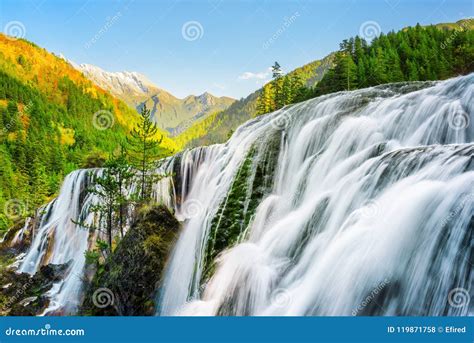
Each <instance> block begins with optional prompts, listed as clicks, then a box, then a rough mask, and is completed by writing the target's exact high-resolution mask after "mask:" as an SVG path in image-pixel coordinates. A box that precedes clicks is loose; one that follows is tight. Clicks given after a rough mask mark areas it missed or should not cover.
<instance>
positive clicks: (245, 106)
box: [182, 19, 474, 146]
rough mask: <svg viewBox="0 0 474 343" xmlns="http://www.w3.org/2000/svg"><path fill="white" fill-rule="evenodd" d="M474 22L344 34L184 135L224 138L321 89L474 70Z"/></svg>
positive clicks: (197, 140) (192, 142)
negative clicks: (335, 46) (333, 48)
mask: <svg viewBox="0 0 474 343" xmlns="http://www.w3.org/2000/svg"><path fill="white" fill-rule="evenodd" d="M473 26H474V24H473V20H472V19H465V20H460V21H458V22H457V23H443V24H438V25H431V26H426V27H424V26H420V25H417V26H415V27H408V28H405V29H403V30H400V31H398V32H389V33H388V34H381V35H380V36H379V37H377V38H375V39H374V40H373V41H372V42H367V41H366V40H364V39H363V38H360V37H358V36H356V37H354V38H350V39H347V40H344V41H343V42H342V43H341V44H340V50H339V51H338V52H336V53H332V54H330V55H328V56H327V57H325V58H324V59H322V60H320V61H319V60H318V61H315V62H312V63H309V64H307V65H305V66H303V67H300V68H298V69H295V70H294V71H292V72H290V73H288V74H286V75H282V76H281V77H277V78H275V79H274V80H272V81H271V82H269V83H267V84H266V85H265V86H264V87H262V88H261V89H259V90H258V91H256V92H254V93H252V94H251V95H249V96H248V97H247V98H245V99H241V100H240V101H237V102H235V103H234V104H233V105H232V106H230V107H229V108H228V109H227V110H225V111H222V112H220V113H218V114H216V115H215V116H214V120H213V121H212V122H209V121H202V122H199V123H196V124H195V125H194V126H193V127H191V128H190V129H189V130H188V131H187V132H184V133H183V134H182V136H186V137H188V141H189V142H187V145H188V146H197V145H207V144H212V143H218V142H223V141H225V140H226V139H227V138H228V136H229V135H230V134H231V133H232V131H233V130H234V129H235V128H236V127H237V126H239V125H240V124H241V123H243V122H245V121H246V120H248V119H251V118H253V117H255V116H257V115H260V114H263V113H268V112H271V111H274V110H276V109H279V108H281V107H283V106H285V105H288V104H292V103H295V102H299V101H302V100H307V99H310V98H313V97H316V96H320V95H323V94H327V93H333V92H337V91H343V90H353V89H359V88H366V87H370V86H375V85H379V84H384V83H389V82H400V81H424V80H443V79H447V78H449V77H453V76H457V75H464V74H467V73H470V72H472V71H473V70H474V63H473V61H474V31H473V30H472V29H473ZM205 131H208V132H207V133H205V134H202V133H203V132H205ZM201 134H202V135H201ZM189 137H194V138H192V139H191V138H189Z"/></svg>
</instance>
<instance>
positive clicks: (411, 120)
mask: <svg viewBox="0 0 474 343" xmlns="http://www.w3.org/2000/svg"><path fill="white" fill-rule="evenodd" d="M473 116H474V75H473V74H471V75H468V76H465V77H459V78H456V79H451V80H447V81H443V82H437V83H410V84H395V85H387V86H380V87H375V88H371V89H364V90H358V91H353V92H343V93H337V94H332V95H328V96H323V97H320V98H316V99H313V100H310V101H307V102H304V103H301V104H297V105H295V106H292V107H290V108H285V109H283V110H280V111H277V112H275V113H273V114H270V115H266V116H262V117H259V118H257V119H255V120H254V121H251V122H248V123H246V124H244V125H243V126H241V127H240V128H239V129H238V130H237V131H236V133H235V134H234V135H233V137H232V138H231V140H230V141H229V142H228V143H227V144H225V145H216V146H212V147H209V148H200V149H195V150H192V151H188V152H185V153H184V154H183V156H182V158H181V176H182V184H183V185H185V187H182V194H181V201H182V205H181V208H180V211H179V213H181V214H184V215H183V216H182V217H183V218H187V220H186V222H185V226H184V229H183V231H182V233H181V236H180V238H179V241H178V242H177V245H176V247H175V249H174V252H173V254H172V257H171V261H170V263H169V265H168V269H167V272H166V277H165V280H164V284H163V286H162V289H161V293H160V297H159V310H158V314H161V315H176V314H184V315H218V314H223V315H364V314H372V315H374V314H375V315H446V314H449V315H459V314H462V315H465V314H467V313H471V314H472V312H473V310H472V305H471V307H470V308H469V307H468V306H467V304H464V305H465V306H457V303H456V301H458V300H459V299H454V297H456V298H458V297H460V296H461V297H465V298H466V297H467V298H468V297H469V293H470V292H471V293H472V285H473V281H474V274H473V268H472V266H473V264H472V263H473V262H472V258H473V255H474V251H473V246H474V245H473V238H472V234H473V224H472V223H473V219H472V214H473V212H474V211H473V210H474V205H473V203H474V201H473V200H474V188H473V186H474V171H473V167H474V165H473V154H474V144H472V141H473V138H474V124H473V120H474V118H473ZM275 134H277V135H280V136H281V137H282V144H281V146H280V149H279V156H278V159H277V162H276V172H275V176H274V178H273V186H272V188H271V190H270V191H268V192H267V193H266V194H265V196H264V198H263V200H262V201H260V203H259V205H258V207H257V208H256V211H255V215H254V216H253V217H252V221H251V222H250V224H249V225H248V227H246V228H245V230H244V232H243V235H241V237H240V238H239V240H238V244H235V245H233V246H231V247H229V248H228V249H226V250H224V251H223V252H222V253H221V254H219V256H218V258H217V265H216V267H215V271H214V272H213V273H212V277H211V278H210V280H207V282H206V283H204V284H202V281H203V280H205V279H206V278H205V277H203V276H204V274H205V270H203V269H204V264H205V259H206V256H205V253H206V249H207V247H208V246H209V244H210V242H212V241H213V240H215V239H216V236H215V235H219V234H220V233H219V232H217V234H213V235H214V236H213V235H211V231H212V229H211V227H212V225H213V219H214V218H215V217H216V216H217V217H218V215H216V213H218V210H219V207H222V206H225V204H226V203H227V202H228V201H230V200H229V199H228V197H229V190H230V189H231V187H232V182H233V180H234V179H235V178H236V174H237V173H238V172H239V170H240V169H239V168H241V166H242V164H243V163H244V161H245V159H246V156H248V154H249V151H251V149H253V148H255V147H257V150H258V151H264V150H265V148H266V146H265V145H266V144H267V141H268V137H269V136H272V135H273V136H274V135H275ZM261 156H262V154H260V153H259V154H257V155H256V157H254V160H258V159H259V158H260V157H261ZM257 162H258V161H257ZM253 177H255V175H254V176H253ZM223 204H224V205H223ZM244 205H245V204H242V206H244ZM187 212H191V213H187ZM224 219H225V218H224ZM459 291H460V292H461V293H457V294H454V293H453V292H459ZM453 301H454V304H453Z"/></svg>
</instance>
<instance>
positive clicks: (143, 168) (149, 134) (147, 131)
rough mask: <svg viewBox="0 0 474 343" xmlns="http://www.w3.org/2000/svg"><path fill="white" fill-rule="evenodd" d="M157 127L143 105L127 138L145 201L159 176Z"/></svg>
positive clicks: (142, 197) (142, 199)
mask: <svg viewBox="0 0 474 343" xmlns="http://www.w3.org/2000/svg"><path fill="white" fill-rule="evenodd" d="M157 134H158V128H157V127H156V124H155V123H154V122H153V121H152V118H151V112H150V110H148V109H147V107H146V105H145V106H143V108H142V111H141V114H140V122H139V123H138V124H137V125H136V126H135V128H134V129H133V130H132V132H131V137H130V139H129V140H128V142H129V144H130V146H131V150H132V152H133V154H132V159H133V162H134V165H135V168H136V169H137V170H138V172H139V178H140V179H139V185H140V194H139V198H140V200H141V201H147V200H149V199H150V198H151V190H152V186H153V182H155V181H157V180H158V179H159V178H160V176H157V175H156V174H155V172H154V171H155V169H156V166H155V163H154V162H155V161H156V160H157V159H158V158H159V157H160V143H161V141H162V140H163V136H161V137H160V138H159V139H156V136H157Z"/></svg>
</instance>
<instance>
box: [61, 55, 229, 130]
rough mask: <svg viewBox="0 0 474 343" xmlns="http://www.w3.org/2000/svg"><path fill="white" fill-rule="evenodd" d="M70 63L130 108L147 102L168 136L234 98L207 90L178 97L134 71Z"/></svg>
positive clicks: (138, 108) (159, 125) (224, 107)
mask: <svg viewBox="0 0 474 343" xmlns="http://www.w3.org/2000/svg"><path fill="white" fill-rule="evenodd" d="M69 63H71V65H72V66H73V67H74V68H76V69H77V70H79V71H81V72H82V73H83V74H84V76H85V77H87V78H88V79H90V80H91V81H93V82H94V83H95V84H96V85H98V86H99V87H101V88H103V89H105V90H107V91H109V92H110V93H111V94H112V95H114V96H115V97H117V98H119V99H121V100H123V101H124V102H125V103H127V104H128V105H129V106H130V107H132V108H135V109H137V110H138V111H141V109H142V108H143V106H145V105H146V106H147V108H148V109H150V110H151V113H152V115H153V116H154V118H155V122H156V123H157V125H158V127H160V128H161V129H163V130H166V131H168V132H169V134H170V136H175V135H177V134H179V133H181V132H182V131H184V130H185V129H186V128H188V127H189V126H190V125H192V124H193V123H194V122H195V121H197V120H199V119H202V118H205V117H207V116H208V115H210V114H212V113H214V112H219V111H222V110H225V109H226V108H228V107H229V106H230V105H231V104H232V103H234V101H235V99H232V98H230V97H226V96H222V97H217V96H214V95H212V94H210V93H208V92H205V93H203V94H201V95H197V96H196V95H189V96H187V97H185V98H183V99H180V98H178V97H176V96H174V95H172V94H171V93H170V92H168V91H166V90H164V89H162V88H160V87H158V86H156V85H155V84H154V83H153V82H151V81H150V80H149V79H148V78H147V77H146V76H145V75H142V74H140V73H137V72H128V71H123V72H109V71H105V70H103V69H101V68H99V67H97V66H94V65H90V64H76V63H74V62H72V61H69Z"/></svg>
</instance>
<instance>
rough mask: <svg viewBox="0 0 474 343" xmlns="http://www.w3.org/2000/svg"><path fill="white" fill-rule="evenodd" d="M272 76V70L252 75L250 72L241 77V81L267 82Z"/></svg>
mask: <svg viewBox="0 0 474 343" xmlns="http://www.w3.org/2000/svg"><path fill="white" fill-rule="evenodd" d="M270 74H271V68H269V69H267V70H265V71H262V72H258V73H252V72H250V71H246V72H245V73H243V74H242V75H239V80H266V79H268V78H269V77H270Z"/></svg>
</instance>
